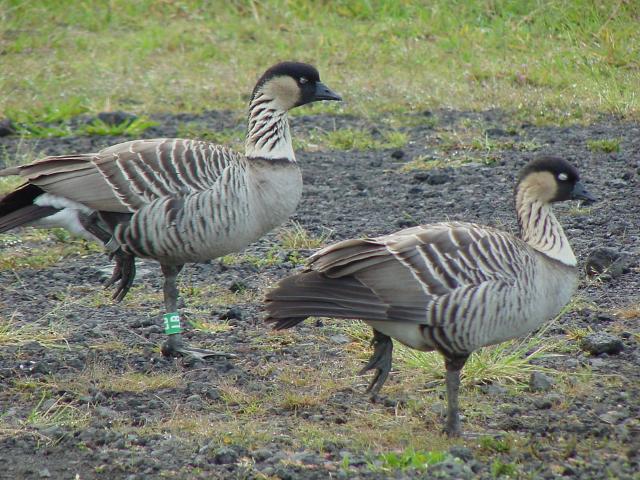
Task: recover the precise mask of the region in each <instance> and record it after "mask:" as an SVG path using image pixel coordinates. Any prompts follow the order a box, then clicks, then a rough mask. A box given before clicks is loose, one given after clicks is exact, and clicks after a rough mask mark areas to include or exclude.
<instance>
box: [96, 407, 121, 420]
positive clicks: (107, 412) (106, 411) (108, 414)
mask: <svg viewBox="0 0 640 480" xmlns="http://www.w3.org/2000/svg"><path fill="white" fill-rule="evenodd" d="M95 411H96V414H97V415H98V416H100V417H102V418H109V419H114V418H117V417H118V412H116V411H115V410H113V409H111V408H108V407H102V406H98V407H96V410H95Z"/></svg>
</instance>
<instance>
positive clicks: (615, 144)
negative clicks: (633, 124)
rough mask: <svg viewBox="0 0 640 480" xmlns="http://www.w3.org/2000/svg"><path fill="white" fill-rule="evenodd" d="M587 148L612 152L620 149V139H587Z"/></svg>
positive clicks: (593, 150) (594, 150)
mask: <svg viewBox="0 0 640 480" xmlns="http://www.w3.org/2000/svg"><path fill="white" fill-rule="evenodd" d="M587 148H588V149H589V150H591V151H592V152H604V153H613V152H619V151H620V139H619V138H611V139H603V140H587Z"/></svg>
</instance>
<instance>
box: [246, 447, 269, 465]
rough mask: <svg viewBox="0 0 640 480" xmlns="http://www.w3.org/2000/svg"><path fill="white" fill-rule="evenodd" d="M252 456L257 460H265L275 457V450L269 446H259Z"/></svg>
mask: <svg viewBox="0 0 640 480" xmlns="http://www.w3.org/2000/svg"><path fill="white" fill-rule="evenodd" d="M251 456H252V457H253V459H254V460H255V461H256V462H264V461H265V460H268V459H270V458H273V452H272V451H271V450H269V449H268V448H258V449H257V450H255V451H254V452H253V453H252V454H251Z"/></svg>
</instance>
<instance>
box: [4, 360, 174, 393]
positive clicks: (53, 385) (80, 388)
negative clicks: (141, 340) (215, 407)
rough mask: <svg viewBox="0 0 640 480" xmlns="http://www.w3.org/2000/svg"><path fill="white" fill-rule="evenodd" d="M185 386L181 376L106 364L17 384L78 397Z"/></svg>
mask: <svg viewBox="0 0 640 480" xmlns="http://www.w3.org/2000/svg"><path fill="white" fill-rule="evenodd" d="M25 382H26V383H25ZM182 385H183V380H182V377H181V375H180V374H178V373H157V372H136V371H133V370H125V371H123V372H118V371H115V370H113V369H112V368H109V367H108V366H105V365H102V364H92V365H90V366H88V367H87V368H86V369H85V370H83V371H82V372H81V373H79V374H73V375H65V376H51V377H47V378H45V379H43V380H41V381H38V382H37V383H36V384H35V385H34V384H33V381H32V380H29V379H18V380H16V381H15V382H14V386H15V387H16V388H18V389H21V390H25V389H27V390H28V389H33V388H36V387H39V388H43V389H45V390H48V391H61V390H62V391H67V392H72V393H74V394H76V395H84V394H87V393H88V392H89V390H90V389H98V390H104V391H110V392H129V393H144V392H154V391H156V390H162V389H172V388H180V387H181V386H182Z"/></svg>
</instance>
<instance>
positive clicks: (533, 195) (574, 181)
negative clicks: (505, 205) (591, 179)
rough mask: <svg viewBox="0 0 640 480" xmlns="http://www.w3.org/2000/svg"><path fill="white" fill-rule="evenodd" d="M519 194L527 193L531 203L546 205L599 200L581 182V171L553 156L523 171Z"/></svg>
mask: <svg viewBox="0 0 640 480" xmlns="http://www.w3.org/2000/svg"><path fill="white" fill-rule="evenodd" d="M516 191H517V192H523V193H525V195H526V197H527V198H528V199H529V200H530V201H537V202H540V203H543V204H549V203H554V202H563V201H566V200H583V201H585V202H589V203H591V202H595V201H596V198H595V197H594V196H593V195H591V194H590V193H589V192H588V191H587V189H586V188H585V186H584V184H583V183H582V182H581V181H580V175H579V173H578V170H577V169H576V168H575V167H574V166H573V165H571V164H570V163H569V162H567V161H566V160H564V159H563V158H559V157H552V156H545V157H540V158H537V159H535V160H532V161H531V162H529V163H528V164H527V166H525V167H524V168H523V169H522V171H521V172H520V178H519V180H518V184H517V186H516Z"/></svg>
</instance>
